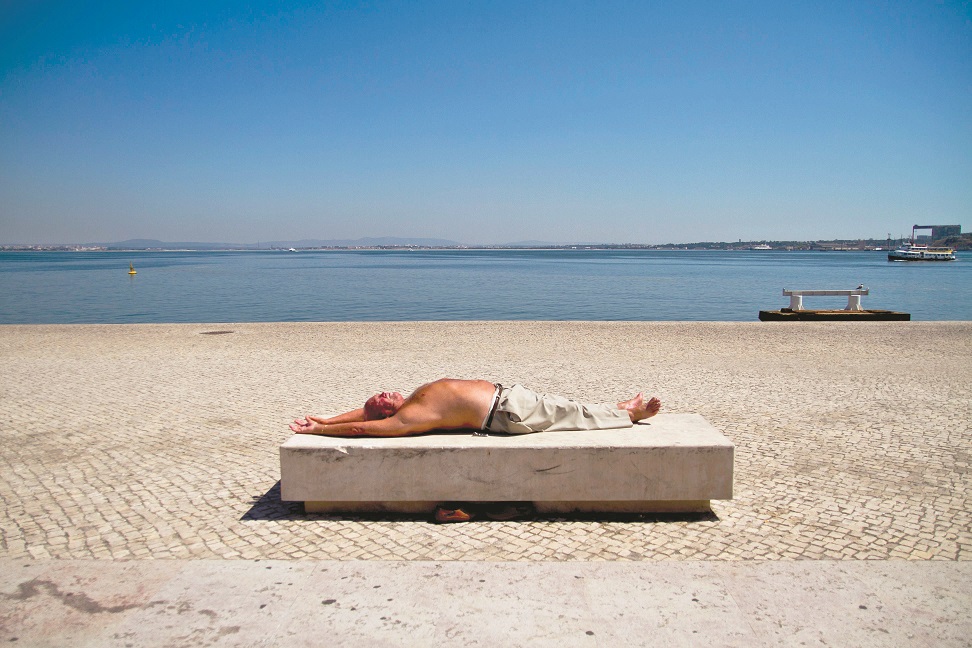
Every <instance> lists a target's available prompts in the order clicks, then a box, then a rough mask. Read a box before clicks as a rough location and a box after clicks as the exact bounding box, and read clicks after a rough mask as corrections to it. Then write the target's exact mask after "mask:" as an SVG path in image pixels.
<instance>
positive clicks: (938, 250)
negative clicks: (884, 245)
mask: <svg viewBox="0 0 972 648" xmlns="http://www.w3.org/2000/svg"><path fill="white" fill-rule="evenodd" d="M919 229H931V230H932V231H933V232H934V226H932V225H927V226H925V225H915V226H913V227H912V228H911V240H910V241H908V242H907V243H902V244H901V245H899V246H898V247H897V248H896V249H894V250H891V251H890V252H888V261H954V260H955V250H953V249H952V248H950V247H928V246H927V245H918V244H917V243H915V230H919ZM888 243H889V244H890V243H891V235H890V234H888ZM889 247H890V245H889Z"/></svg>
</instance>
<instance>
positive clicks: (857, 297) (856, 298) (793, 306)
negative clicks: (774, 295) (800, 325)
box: [783, 286, 868, 311]
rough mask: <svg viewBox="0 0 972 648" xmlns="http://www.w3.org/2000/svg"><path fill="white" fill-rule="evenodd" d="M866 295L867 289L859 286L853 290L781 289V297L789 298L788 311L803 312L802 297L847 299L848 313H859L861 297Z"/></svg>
mask: <svg viewBox="0 0 972 648" xmlns="http://www.w3.org/2000/svg"><path fill="white" fill-rule="evenodd" d="M866 294H868V289H867V288H864V287H863V286H861V287H860V288H855V289H853V290H787V289H786V288H784V289H783V296H784V297H789V298H790V310H791V311H801V310H803V298H804V297H847V308H845V309H844V310H848V311H859V310H863V309H862V308H861V295H866Z"/></svg>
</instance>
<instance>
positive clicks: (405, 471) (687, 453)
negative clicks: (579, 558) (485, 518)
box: [280, 414, 734, 514]
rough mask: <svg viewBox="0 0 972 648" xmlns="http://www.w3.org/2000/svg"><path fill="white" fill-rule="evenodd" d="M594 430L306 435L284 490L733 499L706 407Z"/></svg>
mask: <svg viewBox="0 0 972 648" xmlns="http://www.w3.org/2000/svg"><path fill="white" fill-rule="evenodd" d="M648 423H649V424H648V425H636V426H634V427H632V428H622V429H617V430H596V431H588V432H541V433H538V434H524V435H514V436H477V435H474V434H473V433H471V432H453V433H441V434H426V435H420V436H413V437H403V438H391V439H377V438H355V439H341V438H335V437H325V436H312V435H306V434H296V435H294V436H293V437H291V438H290V439H289V440H288V441H286V442H285V443H284V444H283V445H281V446H280V497H281V499H282V500H284V501H300V502H304V505H305V510H306V511H307V512H352V513H353V512H394V513H412V514H416V513H431V512H432V511H433V510H434V509H435V505H436V503H442V502H448V501H465V502H503V501H531V502H533V503H534V505H535V507H536V510H537V512H538V513H540V514H544V513H569V512H627V513H644V512H664V511H686V512H688V511H707V510H709V501H710V500H713V499H731V498H732V477H733V450H734V446H733V444H732V442H731V441H729V439H727V438H726V437H725V436H723V435H722V433H721V432H719V431H718V430H716V429H715V428H714V427H713V426H712V425H711V424H709V423H708V422H707V421H706V420H705V419H704V418H702V417H701V416H699V415H698V414H659V415H658V416H656V417H654V418H652V419H651V420H650V421H649V422H648Z"/></svg>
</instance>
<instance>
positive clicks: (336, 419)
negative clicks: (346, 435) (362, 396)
mask: <svg viewBox="0 0 972 648" xmlns="http://www.w3.org/2000/svg"><path fill="white" fill-rule="evenodd" d="M307 420H308V421H316V422H318V423H324V424H325V425H330V424H331V423H353V422H355V421H364V420H366V417H365V411H364V408H363V407H359V408H358V409H356V410H351V411H350V412H345V413H344V414H338V415H337V416H332V417H331V418H324V417H323V416H308V417H307Z"/></svg>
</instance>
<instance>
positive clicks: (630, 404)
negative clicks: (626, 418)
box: [618, 392, 645, 410]
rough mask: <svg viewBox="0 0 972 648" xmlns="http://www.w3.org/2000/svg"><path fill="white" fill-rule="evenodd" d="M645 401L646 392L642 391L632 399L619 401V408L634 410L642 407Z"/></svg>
mask: <svg viewBox="0 0 972 648" xmlns="http://www.w3.org/2000/svg"><path fill="white" fill-rule="evenodd" d="M644 402H645V396H644V394H642V393H640V392H639V394H638V395H637V396H635V397H634V398H632V399H631V400H626V401H621V402H620V403H618V409H623V410H632V409H636V408H638V407H641V406H642V405H643V404H644Z"/></svg>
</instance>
